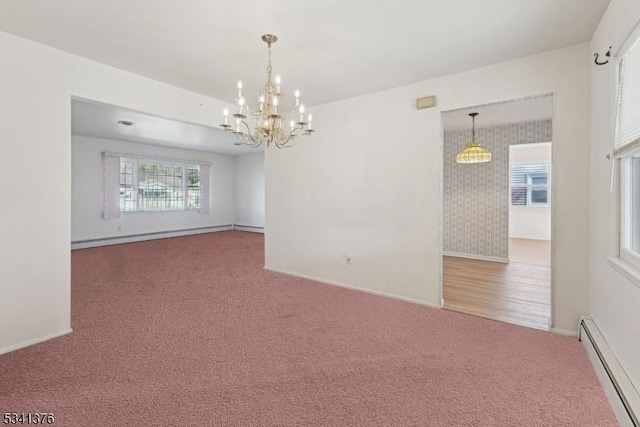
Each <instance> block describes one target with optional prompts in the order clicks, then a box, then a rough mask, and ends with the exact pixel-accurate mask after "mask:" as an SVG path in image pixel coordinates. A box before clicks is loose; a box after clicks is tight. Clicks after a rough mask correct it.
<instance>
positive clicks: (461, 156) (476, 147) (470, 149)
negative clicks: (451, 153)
mask: <svg viewBox="0 0 640 427" xmlns="http://www.w3.org/2000/svg"><path fill="white" fill-rule="evenodd" d="M469 115H470V116H471V120H472V123H473V124H472V130H471V142H470V143H468V144H467V146H466V147H465V149H464V150H462V151H461V152H459V153H458V154H457V155H456V162H457V163H486V162H490V161H491V151H489V150H487V149H486V148H484V147H482V146H480V144H479V143H477V142H476V116H477V115H478V113H469Z"/></svg>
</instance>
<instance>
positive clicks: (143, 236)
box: [71, 224, 233, 250]
mask: <svg viewBox="0 0 640 427" xmlns="http://www.w3.org/2000/svg"><path fill="white" fill-rule="evenodd" d="M228 230H233V224H225V225H213V226H209V227H196V228H184V229H181V230H167V231H155V232H151V233H138V234H127V235H125V236H112V237H102V238H97V239H86V240H75V241H72V242H71V250H74V249H86V248H93V247H98V246H109V245H118V244H122V243H135V242H142V241H145V240H155V239H163V238H166V237H180V236H189V235H192V234H202V233H213V232H216V231H228Z"/></svg>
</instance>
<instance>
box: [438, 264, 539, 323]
mask: <svg viewBox="0 0 640 427" xmlns="http://www.w3.org/2000/svg"><path fill="white" fill-rule="evenodd" d="M541 253H542V252H540V253H537V255H535V256H533V257H531V258H529V259H528V261H533V262H538V264H525V263H522V262H510V263H509V264H503V263H498V262H490V261H479V260H472V259H466V258H456V257H449V256H445V257H444V258H443V290H444V308H445V309H448V310H453V311H458V312H461V313H466V314H473V315H476V316H480V317H486V318H489V319H495V320H500V321H503V322H508V323H513V324H516V325H522V326H527V327H530V328H536V329H543V330H547V329H548V325H549V318H550V316H551V305H550V301H551V287H550V283H551V268H550V266H549V265H548V264H550V263H548V262H547V263H546V264H547V265H544V264H545V262H541V260H544V259H546V258H545V257H544V256H541ZM518 259H519V260H526V258H525V257H522V256H521V257H520V258H518Z"/></svg>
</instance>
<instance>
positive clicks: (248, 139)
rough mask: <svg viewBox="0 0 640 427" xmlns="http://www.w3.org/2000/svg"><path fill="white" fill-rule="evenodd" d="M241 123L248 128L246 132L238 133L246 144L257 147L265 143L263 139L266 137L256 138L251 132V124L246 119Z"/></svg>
mask: <svg viewBox="0 0 640 427" xmlns="http://www.w3.org/2000/svg"><path fill="white" fill-rule="evenodd" d="M240 123H242V124H243V125H244V127H246V128H247V132H246V133H244V132H243V133H237V135H238V136H239V137H240V140H241V141H242V142H243V143H244V144H245V145H249V146H250V147H252V148H257V147H259V146H260V145H261V144H262V143H263V139H264V138H262V137H261V138H258V139H256V138H255V137H254V135H253V133H252V132H251V128H250V127H249V124H248V123H247V122H246V121H245V120H242V121H241V122H240Z"/></svg>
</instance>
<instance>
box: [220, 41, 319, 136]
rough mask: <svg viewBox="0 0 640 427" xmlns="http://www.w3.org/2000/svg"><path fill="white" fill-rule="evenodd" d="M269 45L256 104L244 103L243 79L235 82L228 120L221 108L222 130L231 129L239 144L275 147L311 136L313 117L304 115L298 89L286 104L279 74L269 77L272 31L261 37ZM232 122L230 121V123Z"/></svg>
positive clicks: (309, 114) (225, 112) (226, 110)
mask: <svg viewBox="0 0 640 427" xmlns="http://www.w3.org/2000/svg"><path fill="white" fill-rule="evenodd" d="M262 41H264V42H265V43H266V44H267V46H268V47H269V62H268V65H267V81H266V83H265V85H264V89H263V91H261V92H258V94H257V100H256V105H255V106H254V107H251V106H249V105H247V102H246V100H245V98H244V97H243V96H242V82H241V81H239V82H238V98H237V102H238V111H237V112H236V113H234V114H233V115H232V119H231V120H230V119H229V110H228V109H226V108H225V110H224V111H223V115H224V123H223V124H221V125H220V126H221V127H222V128H223V129H224V130H225V131H231V132H233V133H234V135H236V136H237V137H238V138H239V139H240V141H241V143H243V144H246V145H249V146H251V147H259V146H261V145H262V144H266V145H267V147H269V146H270V145H271V144H274V145H275V146H276V147H278V148H286V147H291V146H293V145H294V144H295V143H296V142H297V139H298V138H299V137H300V136H303V135H307V136H311V134H312V133H313V132H315V130H314V129H312V128H311V121H312V120H313V117H312V115H311V113H309V112H307V113H306V117H305V109H304V105H302V104H301V103H300V91H299V90H296V91H295V92H294V96H295V99H294V100H293V101H294V103H293V104H292V105H290V106H289V107H287V106H286V105H285V102H284V95H283V94H282V93H281V92H280V84H281V79H280V76H278V75H277V76H276V77H275V79H273V77H272V68H271V45H272V44H274V43H275V42H277V41H278V37H277V36H274V35H273V34H265V35H263V36H262ZM248 116H251V117H253V119H254V120H253V121H254V123H253V126H250V125H249V123H247V117H248ZM230 121H231V122H232V124H230V123H229V122H230Z"/></svg>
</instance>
